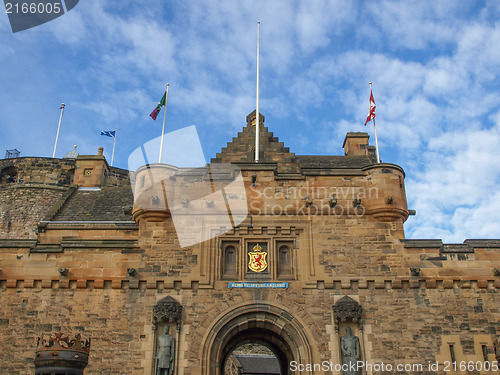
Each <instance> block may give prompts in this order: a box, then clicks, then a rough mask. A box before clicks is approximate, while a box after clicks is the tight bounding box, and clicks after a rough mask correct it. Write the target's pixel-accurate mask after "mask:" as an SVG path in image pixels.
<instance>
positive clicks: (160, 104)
mask: <svg viewBox="0 0 500 375" xmlns="http://www.w3.org/2000/svg"><path fill="white" fill-rule="evenodd" d="M166 97H167V92H165V93H164V94H163V96H162V98H161V100H160V101H159V102H158V105H157V106H156V108H155V109H154V111H153V112H151V114H150V116H151V118H152V119H153V120H155V121H156V117H157V116H158V113H160V111H161V107H163V106H164V105H165V99H166Z"/></svg>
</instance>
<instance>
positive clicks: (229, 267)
mask: <svg viewBox="0 0 500 375" xmlns="http://www.w3.org/2000/svg"><path fill="white" fill-rule="evenodd" d="M224 275H236V248H235V247H234V246H233V245H229V246H226V248H225V249H224Z"/></svg>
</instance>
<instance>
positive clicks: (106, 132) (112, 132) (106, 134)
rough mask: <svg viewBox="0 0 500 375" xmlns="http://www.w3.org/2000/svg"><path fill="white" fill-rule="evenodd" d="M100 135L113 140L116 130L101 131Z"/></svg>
mask: <svg viewBox="0 0 500 375" xmlns="http://www.w3.org/2000/svg"><path fill="white" fill-rule="evenodd" d="M101 135H105V136H106V137H111V138H114V137H115V136H116V130H103V131H102V132H101Z"/></svg>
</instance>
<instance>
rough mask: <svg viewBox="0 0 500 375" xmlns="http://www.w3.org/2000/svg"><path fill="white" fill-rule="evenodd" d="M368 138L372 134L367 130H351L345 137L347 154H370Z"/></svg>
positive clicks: (345, 151) (344, 145)
mask: <svg viewBox="0 0 500 375" xmlns="http://www.w3.org/2000/svg"><path fill="white" fill-rule="evenodd" d="M368 138H370V136H369V135H368V133H365V132H349V133H347V134H346V136H345V139H344V144H343V145H342V147H343V148H344V154H345V156H368V155H369V153H368V148H369V146H368Z"/></svg>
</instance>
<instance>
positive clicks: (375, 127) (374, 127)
mask: <svg viewBox="0 0 500 375" xmlns="http://www.w3.org/2000/svg"><path fill="white" fill-rule="evenodd" d="M370 92H373V90H372V83H371V82H370ZM373 130H374V131H375V148H376V149H377V163H380V154H379V152H378V138H377V126H376V125H375V117H373Z"/></svg>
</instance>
